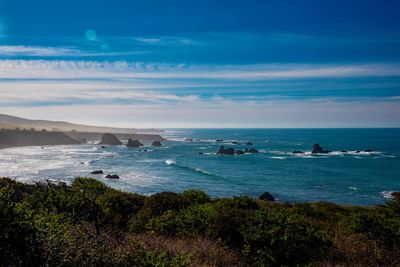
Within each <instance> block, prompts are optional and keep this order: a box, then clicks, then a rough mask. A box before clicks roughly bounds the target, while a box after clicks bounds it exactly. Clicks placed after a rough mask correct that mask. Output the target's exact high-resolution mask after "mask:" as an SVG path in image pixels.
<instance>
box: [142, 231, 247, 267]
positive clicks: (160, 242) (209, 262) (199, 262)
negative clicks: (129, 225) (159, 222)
mask: <svg viewBox="0 0 400 267" xmlns="http://www.w3.org/2000/svg"><path fill="white" fill-rule="evenodd" d="M136 239H137V240H139V241H141V242H142V243H143V244H144V246H145V248H146V249H150V250H154V251H169V252H170V253H172V254H174V255H181V254H186V255H190V256H191V259H192V264H191V266H244V264H243V263H241V262H240V257H239V255H238V253H235V252H234V251H232V250H228V249H226V248H224V247H223V246H222V245H221V244H220V243H219V242H218V241H215V240H210V239H207V238H204V237H194V238H176V237H166V236H159V235H157V236H156V235H151V234H142V235H138V236H136Z"/></svg>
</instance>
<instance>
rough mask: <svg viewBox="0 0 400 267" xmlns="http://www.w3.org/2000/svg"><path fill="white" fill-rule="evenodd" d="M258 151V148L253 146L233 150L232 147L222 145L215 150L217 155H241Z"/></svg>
mask: <svg viewBox="0 0 400 267" xmlns="http://www.w3.org/2000/svg"><path fill="white" fill-rule="evenodd" d="M255 153H258V150H257V149H255V148H246V149H245V150H240V149H237V150H235V149H234V148H232V147H229V148H225V147H224V146H221V147H220V148H219V150H218V152H217V154H219V155H235V154H236V155H243V154H255Z"/></svg>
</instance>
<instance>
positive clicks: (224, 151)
mask: <svg viewBox="0 0 400 267" xmlns="http://www.w3.org/2000/svg"><path fill="white" fill-rule="evenodd" d="M217 154H219V155H235V149H233V148H231V147H229V148H225V147H224V146H221V147H220V148H219V150H218V152H217Z"/></svg>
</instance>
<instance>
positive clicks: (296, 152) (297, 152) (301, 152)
mask: <svg viewBox="0 0 400 267" xmlns="http://www.w3.org/2000/svg"><path fill="white" fill-rule="evenodd" d="M292 154H304V152H303V151H300V150H295V151H293V152H292Z"/></svg>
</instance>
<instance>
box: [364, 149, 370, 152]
mask: <svg viewBox="0 0 400 267" xmlns="http://www.w3.org/2000/svg"><path fill="white" fill-rule="evenodd" d="M364 152H372V149H367V150H364Z"/></svg>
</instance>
